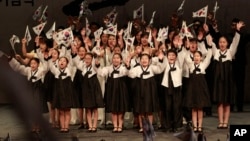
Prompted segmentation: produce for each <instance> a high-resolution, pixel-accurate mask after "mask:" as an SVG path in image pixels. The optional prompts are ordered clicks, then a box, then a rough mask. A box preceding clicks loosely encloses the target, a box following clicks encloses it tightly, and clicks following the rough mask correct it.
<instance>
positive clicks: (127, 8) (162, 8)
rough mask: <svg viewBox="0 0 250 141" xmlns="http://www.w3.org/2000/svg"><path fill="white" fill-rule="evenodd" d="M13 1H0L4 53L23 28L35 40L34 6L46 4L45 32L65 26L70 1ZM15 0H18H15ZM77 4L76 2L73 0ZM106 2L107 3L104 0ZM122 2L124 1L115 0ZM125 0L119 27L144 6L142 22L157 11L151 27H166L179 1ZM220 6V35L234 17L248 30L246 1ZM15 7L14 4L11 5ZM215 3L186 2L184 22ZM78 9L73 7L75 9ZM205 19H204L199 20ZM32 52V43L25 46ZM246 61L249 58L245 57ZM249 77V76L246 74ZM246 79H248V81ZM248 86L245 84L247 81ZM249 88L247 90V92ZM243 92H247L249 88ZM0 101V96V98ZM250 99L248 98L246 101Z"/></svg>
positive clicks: (226, 0) (227, 0)
mask: <svg viewBox="0 0 250 141" xmlns="http://www.w3.org/2000/svg"><path fill="white" fill-rule="evenodd" d="M13 1H14V0H0V18H1V21H0V50H2V51H4V52H9V50H10V43H9V39H10V37H11V36H12V34H15V35H17V36H19V37H20V39H21V38H23V36H24V33H25V29H26V26H27V25H29V28H30V32H31V34H32V38H33V40H34V38H35V35H34V32H33V30H32V27H33V26H35V25H37V24H38V23H37V22H35V21H33V19H32V15H33V13H34V11H35V10H36V9H37V7H38V6H39V5H41V4H43V5H48V23H47V25H46V27H45V31H47V30H48V29H49V28H50V27H51V26H52V23H53V22H54V21H56V25H57V26H59V25H63V26H67V24H66V21H67V16H66V15H65V14H63V12H62V7H63V6H65V5H67V4H69V3H70V2H72V1H73V0H33V2H34V5H33V6H32V5H31V4H30V3H26V2H27V1H32V0H19V2H20V3H19V4H17V6H14V5H15V3H13ZM15 1H18V0H15ZM75 1H79V0H75ZM103 1H105V0H88V2H89V4H91V3H94V2H103ZM106 1H108V0H106ZM115 1H116V2H114V3H117V1H123V0H115ZM125 1H127V2H126V3H125V5H122V6H121V5H120V6H116V9H117V11H118V17H117V22H118V27H122V26H124V25H125V24H126V23H127V21H128V20H130V19H132V16H133V10H134V9H136V8H138V7H139V6H141V4H144V6H145V16H144V17H145V21H147V22H149V20H150V18H151V15H152V12H153V11H156V15H155V20H154V25H155V26H157V25H159V24H162V25H167V24H168V22H169V20H170V16H171V14H172V13H173V12H174V11H175V10H176V9H177V8H178V7H179V5H180V4H181V2H182V0H125ZM217 1H218V5H219V10H218V11H217V14H216V19H217V20H218V25H219V29H220V30H221V31H222V32H223V33H227V32H229V31H230V22H231V20H232V19H233V18H234V17H238V18H240V19H242V20H243V21H245V23H246V30H248V31H249V29H250V26H249V25H250V20H249V12H248V11H249V8H250V1H249V0H217ZM13 4H14V5H13ZM214 4H215V0H186V2H185V5H184V15H183V19H184V20H186V21H187V23H188V24H189V23H191V22H192V20H193V19H192V12H194V11H197V10H199V9H200V8H202V7H204V6H206V5H208V8H209V11H212V10H213V8H214ZM77 8H78V7H76V9H77ZM112 9H113V6H107V7H104V8H101V9H99V10H95V11H93V15H92V16H89V17H88V19H89V21H90V22H93V21H95V22H102V18H103V17H104V16H105V15H106V14H107V13H108V12H110V11H111V10H112ZM201 20H204V18H201ZM15 48H16V50H17V52H18V53H21V44H16V45H15ZM28 48H29V49H32V43H31V44H30V45H29V47H28ZM248 58H249V57H248ZM247 76H248V75H247ZM247 80H248V79H247ZM246 83H247V84H248V81H246ZM247 88H248V89H247ZM247 88H246V90H248V91H249V87H247ZM0 99H1V97H0ZM248 99H250V98H248Z"/></svg>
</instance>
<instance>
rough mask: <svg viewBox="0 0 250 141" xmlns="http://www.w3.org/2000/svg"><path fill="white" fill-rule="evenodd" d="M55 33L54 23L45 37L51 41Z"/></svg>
mask: <svg viewBox="0 0 250 141" xmlns="http://www.w3.org/2000/svg"><path fill="white" fill-rule="evenodd" d="M55 31H56V22H54V23H53V25H52V26H51V28H50V29H49V30H48V31H47V32H46V37H47V38H48V39H52V37H53V34H54V33H55Z"/></svg>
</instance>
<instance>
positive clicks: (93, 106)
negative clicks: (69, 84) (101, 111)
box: [77, 53, 104, 132]
mask: <svg viewBox="0 0 250 141" xmlns="http://www.w3.org/2000/svg"><path fill="white" fill-rule="evenodd" d="M92 60H93V54H92V53H87V54H86V55H85V57H84V63H83V62H79V64H78V66H77V68H78V69H79V70H81V72H82V73H81V95H82V99H80V100H81V101H82V105H81V106H82V107H83V108H86V113H87V121H88V126H89V129H88V132H96V131H97V120H98V112H97V108H100V107H104V103H103V98H102V91H101V86H100V83H99V81H98V79H97V75H96V68H95V67H94V65H92ZM92 114H93V116H94V120H93V123H92Z"/></svg>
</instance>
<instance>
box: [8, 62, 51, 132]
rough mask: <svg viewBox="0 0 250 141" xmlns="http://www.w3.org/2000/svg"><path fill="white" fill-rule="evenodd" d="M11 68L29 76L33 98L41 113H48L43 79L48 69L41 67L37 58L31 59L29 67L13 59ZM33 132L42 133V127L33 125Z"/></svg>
mask: <svg viewBox="0 0 250 141" xmlns="http://www.w3.org/2000/svg"><path fill="white" fill-rule="evenodd" d="M9 64H10V66H11V68H12V69H13V70H15V71H18V72H20V73H21V74H23V75H25V76H27V79H28V82H29V86H30V88H31V91H32V95H31V96H32V98H33V100H34V103H35V104H36V105H37V107H38V109H39V110H40V112H41V113H47V112H48V107H47V104H46V100H45V95H44V94H43V93H42V79H43V77H44V75H45V74H46V72H47V68H45V67H41V66H42V65H41V66H39V64H40V61H39V59H37V58H32V59H30V64H29V67H25V66H24V65H20V63H19V62H17V60H16V59H14V58H12V59H11V60H10V62H9ZM32 126H33V127H32V132H40V125H38V124H37V123H33V125H32Z"/></svg>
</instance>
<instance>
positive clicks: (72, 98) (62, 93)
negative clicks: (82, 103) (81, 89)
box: [52, 77, 79, 108]
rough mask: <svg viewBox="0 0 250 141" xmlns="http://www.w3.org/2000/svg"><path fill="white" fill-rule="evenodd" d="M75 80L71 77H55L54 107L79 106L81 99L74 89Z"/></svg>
mask: <svg viewBox="0 0 250 141" xmlns="http://www.w3.org/2000/svg"><path fill="white" fill-rule="evenodd" d="M73 88H74V87H73V82H72V81H71V78H70V77H67V78H65V79H55V85H54V93H53V97H54V98H53V103H52V105H53V107H55V108H77V107H79V100H78V99H77V96H76V92H75V91H74V89H73Z"/></svg>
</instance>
